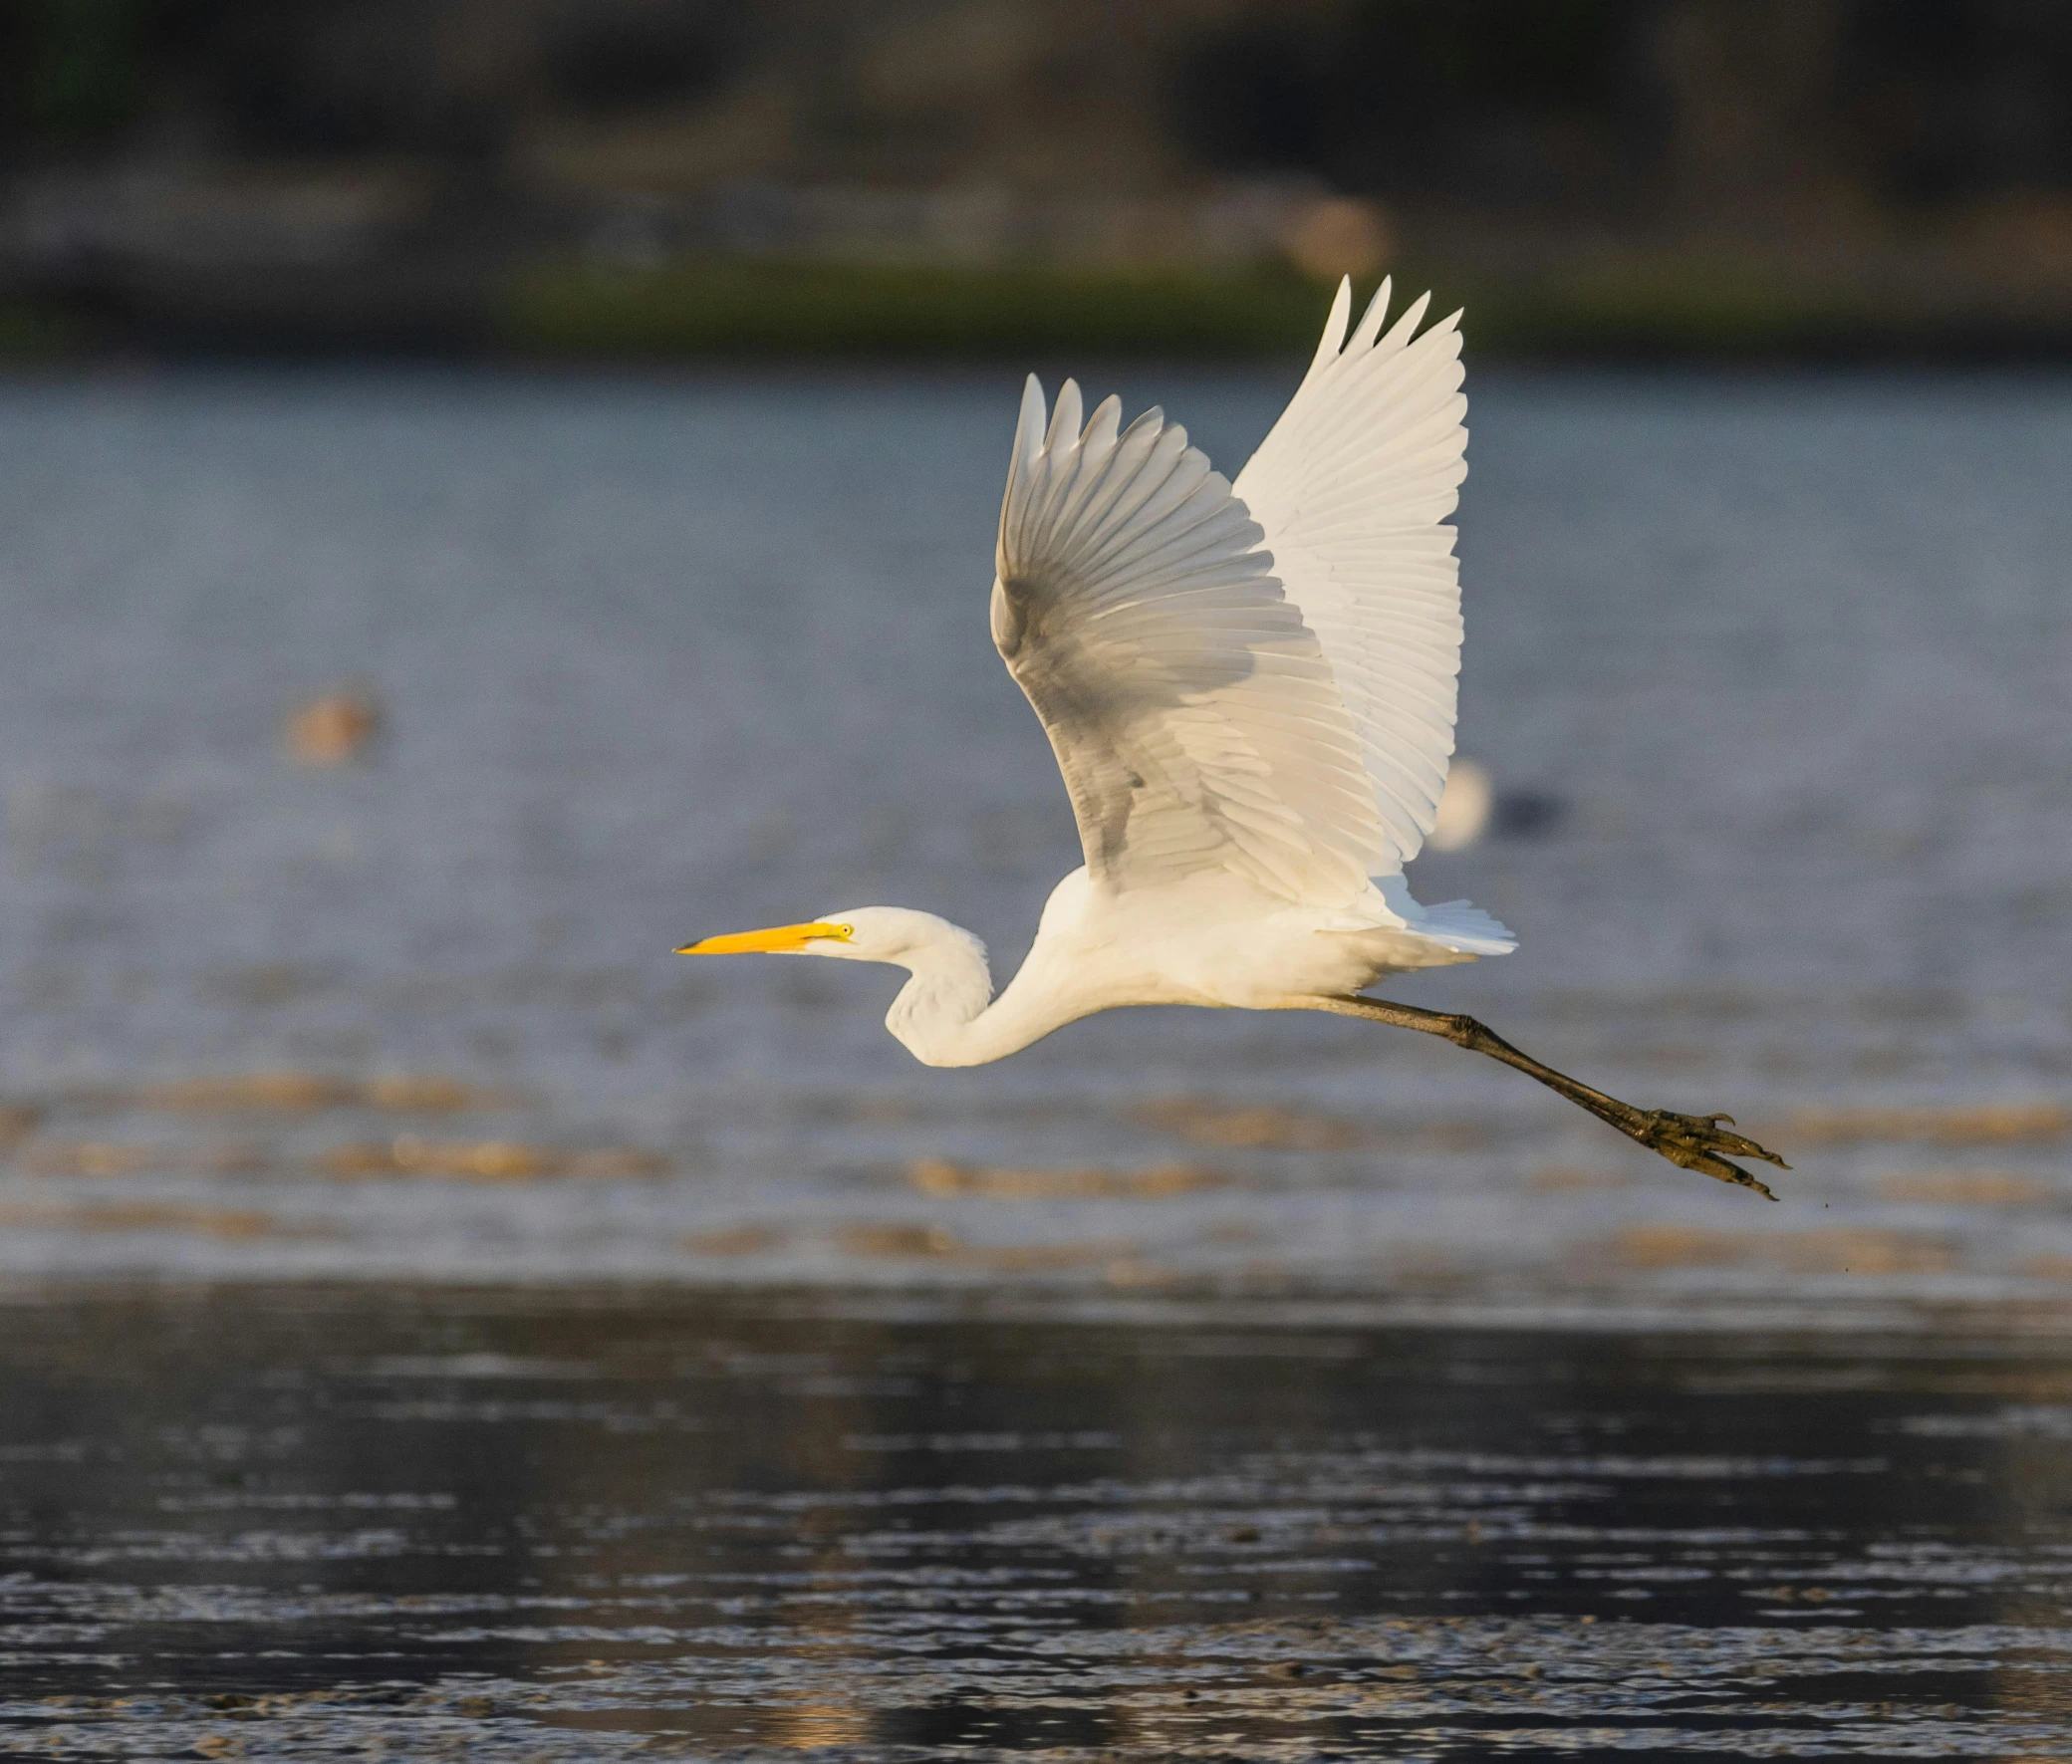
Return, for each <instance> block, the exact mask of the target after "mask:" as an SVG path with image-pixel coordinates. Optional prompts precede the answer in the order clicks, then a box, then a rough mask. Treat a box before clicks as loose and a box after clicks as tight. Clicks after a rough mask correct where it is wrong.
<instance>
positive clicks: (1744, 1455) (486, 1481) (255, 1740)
mask: <svg viewBox="0 0 2072 1764" xmlns="http://www.w3.org/2000/svg"><path fill="white" fill-rule="evenodd" d="M6 1322H7V1327H6V1329H5V1330H4V1331H0V1412H4V1413H5V1414H6V1415H7V1417H8V1428H7V1437H6V1442H5V1445H4V1448H0V1568H4V1574H0V1650H4V1658H5V1660H6V1673H5V1680H4V1690H0V1751H4V1752H5V1754H6V1755H10V1756H28V1755H33V1756H37V1757H52V1758H74V1757H80V1758H84V1757H95V1756H122V1757H126V1758H161V1757H164V1758H170V1757H190V1758H191V1757H194V1756H197V1755H198V1756H204V1757H217V1756H225V1755H240V1756H253V1757H269V1758H278V1757H333V1756H367V1755H371V1754H383V1753H386V1754H388V1755H395V1754H404V1755H409V1756H460V1755H467V1756H473V1757H491V1758H513V1759H518V1758H527V1759H531V1758H538V1759H562V1758H569V1759H574V1758H611V1757H621V1756H627V1755H631V1754H635V1753H638V1754H639V1755H641V1756H651V1755H660V1756H696V1757H718V1756H742V1757H775V1756H779V1755H800V1754H804V1755H808V1756H814V1755H820V1756H827V1757H831V1758H843V1759H890V1758H920V1757H955V1756H977V1755H987V1756H990V1755H996V1754H1005V1753H1012V1754H1014V1755H1017V1756H1026V1757H1031V1758H1055V1759H1060V1760H1065V1759H1093V1758H1106V1759H1122V1758H1154V1757H1172V1756H1180V1755H1185V1756H1197V1755H1198V1756H1212V1757H1219V1758H1230V1759H1262V1760H1280V1759H1306V1758H1313V1757H1319V1756H1327V1755H1332V1754H1343V1755H1357V1756H1367V1757H1372V1756H1386V1757H1390V1758H1400V1759H1474V1758H1484V1757H1493V1756H1502V1757H1516V1758H1521V1759H1522V1758H1542V1757H1544V1758H1553V1757H1563V1756H1576V1755H1584V1756H1600V1755H1605V1754H1610V1753H1621V1754H1631V1755H1635V1756H1641V1757H1647V1758H1651V1759H1655V1758H1660V1759H1673V1758H1698V1757H1722V1756H1723V1757H1803V1756H1826V1757H1880V1758H1885V1757H1939V1758H1946V1757H1993V1758H2007V1757H2015V1756H2020V1757H2029V1758H2045V1757H2051V1758H2056V1757H2072V1692H2068V1690H2067V1686H2068V1685H2072V1673H2068V1670H2067V1668H2068V1665H2072V1516H2068V1515H2072V1505H2068V1503H2072V1360H2068V1359H2067V1357H2066V1355H2065V1352H2064V1350H2063V1348H2062V1347H2061V1346H2038V1345H2035V1344H2030V1345H2027V1346H2024V1345H2022V1344H2021V1343H2018V1342H2009V1341H2004V1340H2003V1341H1991V1340H1985V1339H1973V1340H1970V1341H1968V1342H1959V1341H1955V1340H1952V1339H1949V1338H1946V1337H1915V1338H1900V1337H1895V1336H1891V1335H1880V1336H1873V1337H1863V1338H1857V1337H1848V1336H1839V1335H1835V1334H1832V1333H1827V1334H1821V1335H1817V1336H1813V1337H1805V1336H1793V1335H1790V1334H1743V1335H1740V1336H1734V1337H1721V1336H1709V1337H1708V1336H1689V1335H1675V1334H1662V1335H1658V1336H1654V1337H1640V1336H1635V1335H1631V1334H1622V1335H1605V1334H1601V1333H1589V1332H1579V1333H1558V1332H1557V1333H1525V1332H1507V1331H1496V1330H1483V1331H1474V1330H1469V1331H1461V1330H1444V1329H1434V1330H1411V1331H1406V1330H1389V1329H1373V1328H1367V1327H1360V1326H1335V1327H1320V1326H1317V1325H1308V1326H1303V1325H1292V1324H1283V1325H1281V1326H1277V1327H1267V1328H1261V1327H1257V1326H1252V1325H1247V1324H1245V1323H1243V1322H1242V1321H1238V1320H1234V1319H1231V1318H1227V1317H1226V1318H1224V1319H1222V1320H1220V1321H1216V1322H1209V1321H1206V1320H1204V1319H1203V1318H1201V1317H1198V1316H1188V1315H1185V1314H1182V1313H1179V1312H1168V1313H1166V1314H1164V1315H1160V1316H1154V1315H1146V1316H1141V1317H1139V1318H1138V1319H1137V1320H1135V1321H1126V1320H1122V1319H1111V1320H1108V1321H1087V1320H1085V1319H1080V1320H1074V1319H1071V1318H1069V1317H1064V1316H1059V1315H1036V1314H1030V1315H1027V1316H1024V1317H1021V1318H1019V1319H1005V1318H999V1317H994V1318H985V1317H982V1316H973V1315H969V1314H960V1313H959V1312H958V1311H957V1310H955V1309H954V1308H953V1307H952V1308H948V1309H943V1308H937V1309H934V1310H930V1309H928V1308H927V1307H924V1306H921V1305H918V1304H915V1303H912V1302H907V1303H890V1302H888V1303H883V1304H880V1305H877V1306H875V1307H874V1306H865V1305H859V1304H855V1303H850V1304H847V1305H831V1304H829V1303H828V1302H827V1301H825V1300H821V1301H814V1300H811V1299H810V1298H808V1297H807V1296H806V1295H804V1294H795V1295H792V1296H790V1297H788V1298H781V1297H770V1296H765V1297H763V1298H760V1299H754V1300H747V1299H723V1298H717V1297H702V1298H701V1297H697V1296H694V1295H690V1294H686V1293H684V1292H683V1291H682V1289H680V1288H670V1289H652V1290H648V1291H640V1290H629V1289H625V1288H615V1289H609V1290H598V1291H581V1290H572V1289H561V1290H559V1291H558V1292H557V1291H541V1290H538V1289H534V1290H502V1291H495V1290H487V1289H476V1290H472V1291H467V1290H460V1291H455V1290H451V1289H447V1290H440V1289H431V1288H421V1289H417V1290H415V1291H412V1292H407V1293H401V1294H397V1293H387V1294H385V1293H380V1292H377V1291H374V1290H372V1289H368V1288H348V1289H333V1290H326V1289H323V1288H315V1287H308V1286H304V1287H299V1288H275V1289H267V1288H248V1289H242V1290H239V1289H223V1290H219V1291H216V1292H213V1293H209V1292H205V1291H200V1290H196V1289H180V1288H167V1289H162V1290H160V1291H157V1292H155V1293H151V1292H136V1291H130V1292H127V1293H125V1292H102V1293H98V1294H95V1293H81V1292H75V1293H73V1294H70V1295H49V1296H46V1297H45V1298H43V1299H40V1300H34V1301H29V1300H24V1301H22V1302H19V1303H17V1304H16V1305H14V1306H12V1307H11V1308H10V1309H9V1310H8V1312H7V1317H6Z"/></svg>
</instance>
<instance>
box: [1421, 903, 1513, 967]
mask: <svg viewBox="0 0 2072 1764" xmlns="http://www.w3.org/2000/svg"><path fill="white" fill-rule="evenodd" d="M1419 914H1420V916H1418V917H1417V918H1415V919H1413V920H1412V921H1411V928H1412V929H1413V930H1414V931H1416V932H1417V933H1418V934H1419V935H1420V936H1424V937H1429V938H1430V939H1431V940H1432V941H1433V942H1434V943H1443V944H1444V945H1445V946H1446V947H1447V948H1448V949H1457V950H1459V952H1460V953H1461V954H1462V955H1509V954H1510V952H1511V951H1512V950H1514V949H1516V948H1517V947H1518V939H1517V938H1516V937H1514V936H1513V935H1512V934H1511V933H1510V931H1509V930H1507V929H1506V928H1505V927H1504V926H1503V925H1500V924H1498V923H1497V921H1496V920H1495V919H1493V918H1491V917H1490V916H1489V915H1488V914H1487V913H1486V912H1484V911H1483V910H1482V909H1481V908H1480V907H1479V906H1474V905H1470V904H1469V903H1468V902H1467V901H1465V900H1448V901H1445V902H1444V903H1443V904H1441V905H1438V906H1423V907H1420V908H1419Z"/></svg>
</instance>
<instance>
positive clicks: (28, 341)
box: [0, 300, 93, 362]
mask: <svg viewBox="0 0 2072 1764" xmlns="http://www.w3.org/2000/svg"><path fill="white" fill-rule="evenodd" d="M92 342H93V334H92V327H90V326H89V325H88V324H87V323H86V322H85V321H84V320H82V319H78V318H75V317H74V316H73V315H72V314H70V313H67V312H64V311H61V310H60V309H58V308H56V307H49V306H34V305H30V304H28V303H26V302H22V301H5V300H0V362H24V361H29V362H36V361H50V360H55V359H58V358H60V357H65V356H75V355H79V354H81V353H83V352H84V351H85V350H86V349H87V348H88V346H89V345H90V344H91V343H92Z"/></svg>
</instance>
